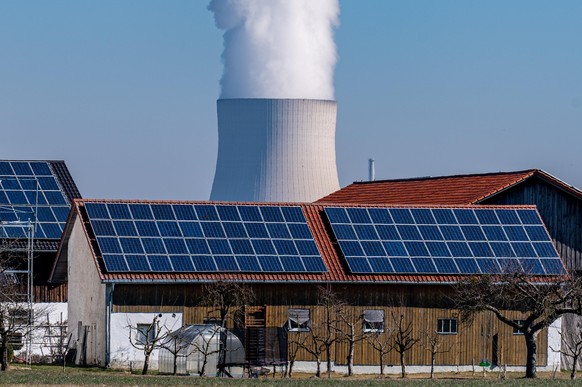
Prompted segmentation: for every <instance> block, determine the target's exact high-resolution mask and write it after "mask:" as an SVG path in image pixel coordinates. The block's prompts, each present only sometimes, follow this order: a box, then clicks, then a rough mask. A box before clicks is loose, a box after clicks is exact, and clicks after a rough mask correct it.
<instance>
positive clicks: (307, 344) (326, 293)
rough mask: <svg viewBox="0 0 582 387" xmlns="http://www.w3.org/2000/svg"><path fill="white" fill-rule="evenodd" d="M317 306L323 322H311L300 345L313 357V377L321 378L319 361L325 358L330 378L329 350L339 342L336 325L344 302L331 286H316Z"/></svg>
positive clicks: (339, 320) (339, 337) (339, 336)
mask: <svg viewBox="0 0 582 387" xmlns="http://www.w3.org/2000/svg"><path fill="white" fill-rule="evenodd" d="M316 291H317V300H318V301H317V305H318V306H319V307H320V309H322V310H323V320H321V321H312V323H311V326H310V328H309V331H308V332H305V335H306V339H305V341H303V342H302V343H301V344H300V345H301V348H303V349H304V350H305V351H306V352H308V353H309V354H311V355H312V356H313V357H315V361H316V362H317V371H316V373H315V376H317V377H320V376H321V359H322V357H323V356H325V359H326V364H327V370H326V372H327V377H328V379H329V378H331V349H332V347H333V346H334V345H335V343H337V342H338V341H340V340H341V338H342V337H341V334H338V331H339V329H338V324H339V323H341V322H342V320H341V317H340V316H341V314H342V313H343V310H344V307H345V302H344V301H342V300H341V299H340V298H339V297H338V295H337V294H336V293H335V292H334V291H333V289H332V288H331V286H329V285H327V286H317V290H316Z"/></svg>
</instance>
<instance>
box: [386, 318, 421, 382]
mask: <svg viewBox="0 0 582 387" xmlns="http://www.w3.org/2000/svg"><path fill="white" fill-rule="evenodd" d="M392 320H393V321H394V325H395V331H394V349H395V350H396V352H398V355H399V357H400V368H401V374H402V378H405V377H406V376H407V374H406V361H405V355H406V352H408V351H410V350H411V349H412V347H414V345H415V344H416V343H418V341H419V339H418V338H416V337H414V335H413V329H412V322H411V321H409V322H405V321H404V314H402V313H401V314H400V316H398V314H397V313H394V312H392Z"/></svg>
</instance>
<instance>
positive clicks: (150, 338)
mask: <svg viewBox="0 0 582 387" xmlns="http://www.w3.org/2000/svg"><path fill="white" fill-rule="evenodd" d="M155 339H156V327H155V325H153V324H137V328H136V334H135V342H136V344H138V345H144V344H146V343H147V344H151V343H153V342H154V340H155Z"/></svg>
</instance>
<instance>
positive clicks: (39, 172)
mask: <svg viewBox="0 0 582 387" xmlns="http://www.w3.org/2000/svg"><path fill="white" fill-rule="evenodd" d="M69 209H70V204H69V202H68V200H67V197H66V195H65V194H64V192H63V190H62V188H61V187H60V186H59V183H58V179H57V178H56V176H55V174H54V173H53V171H52V170H51V168H50V165H49V163H48V162H46V161H30V162H28V161H0V221H1V222H2V227H0V238H15V239H16V238H26V237H27V236H28V226H27V223H29V222H32V223H34V221H35V219H36V220H37V227H36V231H35V238H39V239H60V238H61V234H62V232H63V228H64V225H65V221H66V220H67V216H68V214H69Z"/></svg>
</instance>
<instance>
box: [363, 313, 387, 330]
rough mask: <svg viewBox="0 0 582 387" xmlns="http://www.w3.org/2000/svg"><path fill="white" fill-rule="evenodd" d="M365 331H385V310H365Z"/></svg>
mask: <svg viewBox="0 0 582 387" xmlns="http://www.w3.org/2000/svg"><path fill="white" fill-rule="evenodd" d="M364 332H384V311H383V310H382V309H369V310H364Z"/></svg>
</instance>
